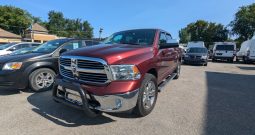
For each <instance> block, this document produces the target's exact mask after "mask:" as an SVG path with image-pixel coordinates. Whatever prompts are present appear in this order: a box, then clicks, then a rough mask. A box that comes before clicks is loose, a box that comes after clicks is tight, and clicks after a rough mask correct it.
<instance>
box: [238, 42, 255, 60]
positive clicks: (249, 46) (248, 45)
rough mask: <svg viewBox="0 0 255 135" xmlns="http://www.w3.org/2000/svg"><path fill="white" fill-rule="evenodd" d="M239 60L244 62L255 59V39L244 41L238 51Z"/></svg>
mask: <svg viewBox="0 0 255 135" xmlns="http://www.w3.org/2000/svg"><path fill="white" fill-rule="evenodd" d="M237 60H238V61H239V60H243V62H244V63H250V62H254V61H255V39H251V40H247V41H245V42H243V43H242V45H241V48H240V51H239V52H238V53H237Z"/></svg>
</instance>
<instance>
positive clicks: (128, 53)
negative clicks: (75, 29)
mask: <svg viewBox="0 0 255 135" xmlns="http://www.w3.org/2000/svg"><path fill="white" fill-rule="evenodd" d="M150 51H152V47H150V46H139V45H127V44H114V45H105V44H102V45H95V46H89V47H85V48H81V49H77V50H73V51H69V52H66V53H64V54H63V55H64V56H86V57H95V58H101V59H104V60H106V61H107V63H108V64H123V63H125V60H127V59H129V58H136V56H140V55H143V54H145V53H148V52H150ZM126 64H127V63H126Z"/></svg>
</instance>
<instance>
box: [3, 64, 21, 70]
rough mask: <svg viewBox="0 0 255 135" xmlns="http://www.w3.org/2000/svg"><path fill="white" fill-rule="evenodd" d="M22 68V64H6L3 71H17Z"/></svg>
mask: <svg viewBox="0 0 255 135" xmlns="http://www.w3.org/2000/svg"><path fill="white" fill-rule="evenodd" d="M21 66H22V62H10V63H6V64H5V65H4V67H3V70H17V69H20V68H21Z"/></svg>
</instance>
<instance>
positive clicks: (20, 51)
mask: <svg viewBox="0 0 255 135" xmlns="http://www.w3.org/2000/svg"><path fill="white" fill-rule="evenodd" d="M35 48H36V47H28V48H22V49H19V50H17V51H13V52H12V53H10V54H9V55H18V54H24V53H29V52H31V51H32V50H34V49H35Z"/></svg>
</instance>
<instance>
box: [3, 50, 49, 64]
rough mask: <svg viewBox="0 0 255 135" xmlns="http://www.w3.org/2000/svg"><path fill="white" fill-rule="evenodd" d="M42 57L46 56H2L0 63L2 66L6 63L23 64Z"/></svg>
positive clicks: (34, 54)
mask: <svg viewBox="0 0 255 135" xmlns="http://www.w3.org/2000/svg"><path fill="white" fill-rule="evenodd" d="M44 56H47V54H43V53H27V54H20V55H4V56H0V63H1V64H4V63H7V62H23V61H26V60H28V59H34V58H38V57H44Z"/></svg>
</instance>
